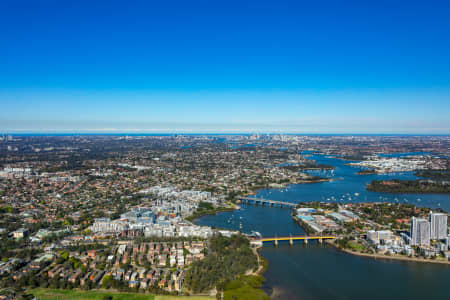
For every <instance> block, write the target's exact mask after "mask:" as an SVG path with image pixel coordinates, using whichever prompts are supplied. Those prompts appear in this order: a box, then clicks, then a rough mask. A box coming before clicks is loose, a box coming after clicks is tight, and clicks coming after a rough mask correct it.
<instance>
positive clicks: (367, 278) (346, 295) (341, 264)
mask: <svg viewBox="0 0 450 300" xmlns="http://www.w3.org/2000/svg"><path fill="white" fill-rule="evenodd" d="M311 158H312V159H315V160H317V161H318V162H319V163H325V164H331V165H334V166H336V170H334V171H325V172H321V171H319V172H314V173H315V174H320V175H322V176H329V177H332V178H335V179H339V180H336V181H332V182H325V183H317V184H301V185H292V186H289V187H288V188H285V189H281V190H276V189H265V190H261V191H260V192H259V193H258V195H257V196H258V197H264V198H268V199H274V200H283V201H289V202H301V201H338V202H342V203H352V202H369V201H371V202H373V201H389V202H402V203H403V202H407V203H412V204H415V205H420V206H428V207H433V208H438V207H440V208H443V209H444V210H446V211H450V196H449V195H411V194H409V195H391V194H382V193H374V192H367V191H365V184H366V183H368V182H370V181H371V180H373V179H383V178H386V179H387V178H399V179H415V178H416V177H415V176H414V175H412V173H402V174H393V175H382V176H380V175H369V176H360V175H356V174H355V173H356V172H357V171H358V170H359V169H358V168H354V167H349V166H345V165H344V164H345V163H347V162H344V161H341V160H337V159H334V158H326V157H324V156H322V155H313V156H312V157H311ZM355 193H357V194H358V195H355ZM196 223H197V224H200V225H208V226H217V227H221V228H228V229H235V230H236V229H237V230H241V231H242V232H246V233H249V232H250V231H252V230H256V231H259V232H260V233H261V234H262V235H263V236H276V235H279V236H282V235H289V234H303V233H304V231H303V230H302V228H301V227H300V226H298V225H297V224H296V223H294V222H293V220H292V218H291V216H290V210H289V209H287V208H273V207H270V208H269V207H261V206H254V205H242V209H241V210H239V211H233V212H224V213H220V214H217V215H215V216H213V215H209V216H204V217H201V218H199V219H197V220H196ZM261 254H262V255H263V256H264V257H265V258H267V259H268V261H269V269H268V271H267V272H266V273H265V274H264V277H265V278H266V282H265V287H264V289H265V290H266V291H267V292H268V294H270V295H272V297H273V299H320V300H322V299H406V298H408V299H424V298H426V297H428V299H449V297H450V296H449V290H448V289H449V285H450V267H448V266H441V265H432V264H420V263H409V262H397V261H387V260H373V259H369V258H362V257H356V256H352V255H348V254H345V253H342V252H339V251H337V250H335V249H334V248H332V247H328V246H326V245H320V244H318V243H314V242H310V243H309V244H308V245H304V244H302V243H301V242H299V243H298V244H294V246H292V247H291V246H289V245H288V244H280V245H279V246H278V247H277V248H275V247H274V246H272V245H265V246H264V247H263V249H262V250H261Z"/></svg>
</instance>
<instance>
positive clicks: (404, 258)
mask: <svg viewBox="0 0 450 300" xmlns="http://www.w3.org/2000/svg"><path fill="white" fill-rule="evenodd" d="M325 242H326V243H327V244H328V245H331V246H333V247H334V248H336V249H337V250H340V251H342V252H344V253H347V254H351V255H355V256H360V257H368V258H372V259H387V260H400V261H409V262H420V263H432V264H441V265H449V266H450V261H444V260H435V259H422V258H415V257H408V256H396V255H384V254H370V253H361V252H356V251H352V250H349V249H343V248H339V247H338V245H336V244H335V243H334V242H333V241H329V240H326V241H325Z"/></svg>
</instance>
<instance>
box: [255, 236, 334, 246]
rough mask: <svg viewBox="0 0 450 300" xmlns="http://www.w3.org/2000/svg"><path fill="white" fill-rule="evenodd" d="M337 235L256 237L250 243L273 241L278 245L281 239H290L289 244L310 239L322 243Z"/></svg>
mask: <svg viewBox="0 0 450 300" xmlns="http://www.w3.org/2000/svg"><path fill="white" fill-rule="evenodd" d="M335 238H336V237H335V236H332V235H320V236H304V235H301V236H282V237H262V238H255V239H253V240H251V241H250V244H251V245H253V246H262V245H263V244H264V242H273V243H274V244H275V246H276V245H278V242H279V241H289V244H291V245H292V244H294V241H299V240H300V241H303V242H304V243H305V244H307V243H308V241H310V240H317V241H319V243H322V241H323V240H327V239H328V240H329V239H335Z"/></svg>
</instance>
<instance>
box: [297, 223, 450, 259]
mask: <svg viewBox="0 0 450 300" xmlns="http://www.w3.org/2000/svg"><path fill="white" fill-rule="evenodd" d="M292 217H293V218H294V220H295V221H296V222H297V223H298V225H299V226H300V227H301V228H302V229H303V230H305V232H306V233H307V234H310V233H311V232H310V230H309V228H308V226H307V225H306V224H305V223H304V222H303V221H302V220H300V219H299V218H297V217H296V216H294V215H293V216H292ZM324 242H325V243H327V244H328V245H331V246H333V247H334V248H335V249H337V250H339V251H342V252H344V253H347V254H350V255H355V256H360V257H367V258H372V259H388V260H400V261H408V262H420V263H433V264H441V265H449V266H450V261H449V260H447V261H445V260H437V259H423V258H416V257H409V256H398V255H396V254H393V255H384V254H370V253H361V252H356V251H352V250H350V249H344V248H340V247H339V246H338V245H336V244H335V243H334V240H325V241H324Z"/></svg>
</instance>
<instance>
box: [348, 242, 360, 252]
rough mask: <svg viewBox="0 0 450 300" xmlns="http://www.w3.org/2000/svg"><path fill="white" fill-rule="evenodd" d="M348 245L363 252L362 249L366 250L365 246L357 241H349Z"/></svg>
mask: <svg viewBox="0 0 450 300" xmlns="http://www.w3.org/2000/svg"><path fill="white" fill-rule="evenodd" d="M347 245H349V246H350V247H351V248H352V250H355V251H360V252H361V251H363V250H364V246H363V245H361V244H360V243H355V242H352V241H349V242H348V243H347Z"/></svg>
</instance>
